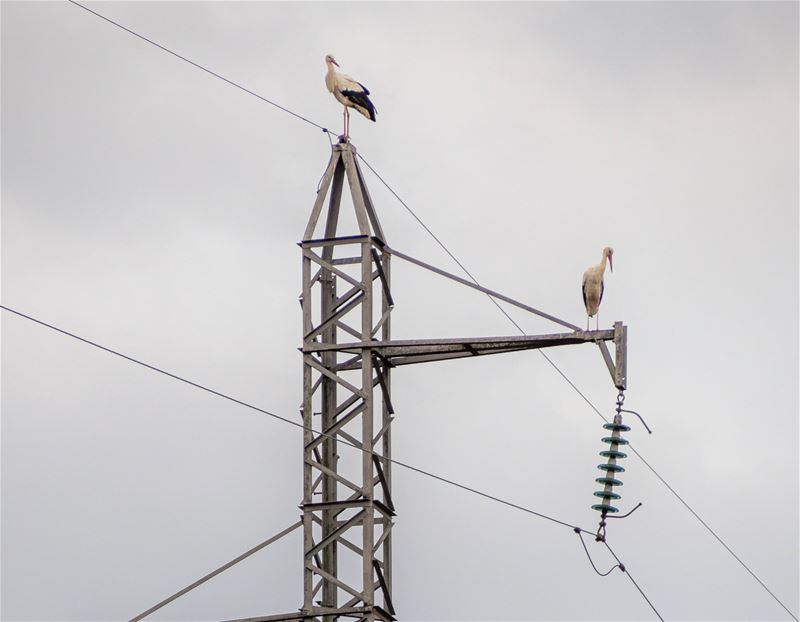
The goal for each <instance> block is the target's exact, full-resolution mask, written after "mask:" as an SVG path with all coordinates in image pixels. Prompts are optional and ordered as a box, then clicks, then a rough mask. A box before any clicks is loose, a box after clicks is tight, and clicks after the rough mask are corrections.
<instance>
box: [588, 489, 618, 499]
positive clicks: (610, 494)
mask: <svg viewBox="0 0 800 622" xmlns="http://www.w3.org/2000/svg"><path fill="white" fill-rule="evenodd" d="M594 496H595V497H601V498H603V499H622V495H618V494H617V493H615V492H606V491H605V490H598V491H597V492H596V493H594Z"/></svg>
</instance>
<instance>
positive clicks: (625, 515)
mask: <svg viewBox="0 0 800 622" xmlns="http://www.w3.org/2000/svg"><path fill="white" fill-rule="evenodd" d="M641 505H642V502H641V501H640V502H639V505H637V506H636V507H635V508H633V509H632V510H631V511H630V512H628V513H627V514H622V515H621V516H607V517H606V518H627V517H628V516H630V515H631V514H633V513H634V512H635V511H636V510H638V509H639V506H641Z"/></svg>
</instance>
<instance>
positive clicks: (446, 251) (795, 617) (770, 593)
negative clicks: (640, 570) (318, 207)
mask: <svg viewBox="0 0 800 622" xmlns="http://www.w3.org/2000/svg"><path fill="white" fill-rule="evenodd" d="M358 157H359V158H360V159H361V161H362V162H363V163H364V164H365V165H366V166H367V168H369V170H370V171H372V173H373V174H374V175H375V177H377V178H378V180H379V181H380V182H381V183H382V184H383V185H384V186H385V187H386V189H387V190H389V192H391V193H392V195H394V197H395V198H396V199H397V200H398V201H399V202H400V204H401V205H402V206H403V207H404V208H405V209H406V210H407V211H408V213H409V214H411V216H413V218H414V219H415V220H416V221H417V222H418V223H419V224H420V225H421V226H422V228H423V229H425V231H427V232H428V233H429V234H430V236H431V237H432V238H433V239H434V240H435V241H436V243H437V244H438V245H439V246H441V247H442V249H443V250H444V251H445V253H447V255H448V256H449V257H450V258H451V259H452V260H453V261H455V262H456V264H458V266H459V267H460V268H461V269H462V270H463V271H464V273H465V274H466V275H467V276H468V277H469V278H470V279H471V280H472V282H473V283H475V285H478V286H480V283H478V281H477V280H476V279H475V277H474V276H472V273H470V271H469V270H467V268H466V267H465V266H464V264H462V263H461V261H459V260H458V259H457V258H456V256H455V255H454V254H453V253H452V252H451V251H450V249H449V248H447V246H446V245H445V244H444V242H442V241H441V240H440V239H439V237H438V236H437V235H436V234H434V233H433V231H431V229H430V228H429V227H428V226H427V225H426V224H425V223H424V222H423V221H422V219H421V218H420V217H419V216H418V215H417V214H416V213H415V212H414V210H412V209H411V208H410V207H409V206H408V204H407V203H406V202H405V201H403V199H402V198H400V196H399V195H398V194H397V192H395V190H394V188H392V187H391V186H390V185H389V184H388V183H387V182H386V180H384V179H383V177H381V176H380V174H378V172H377V171H376V170H375V169H374V168H373V167H372V166H371V165H370V163H369V162H367V160H366V159H365V158H364V156H363V155H361V154H360V153H359V154H358ZM486 295H487V296H488V297H489V300H491V301H492V302H493V303H494V305H495V306H496V307H497V308H498V309H500V311H501V312H502V313H503V315H505V316H506V317H507V318H508V319H509V321H510V322H511V323H512V324H513V325H514V326H515V327H516V328H517V330H519V331H520V333H522V334H523V335H524V334H526V333H525V331H524V330H523V329H522V327H521V326H520V325H519V324H518V323H517V322H515V321H514V319H513V318H512V317H511V316H510V315H509V314H508V312H507V311H506V310H505V309H504V308H503V307H502V306H500V303H499V302H498V301H497V300H495V299H494V298H493V297H492V296H491V294H486ZM537 352H539V354H541V355H542V356H543V357H544V358H545V360H547V362H548V363H550V365H551V366H552V367H553V368H554V369H555V370H556V371H557V372H558V373H559V374H560V375H561V377H562V378H563V379H564V380H565V381H566V382H567V383H568V384H569V385H570V386H571V387H572V388H573V389H574V390H575V392H576V393H577V394H578V395H580V397H581V398H582V399H583V401H585V402H586V403H587V404H588V405H589V406H590V407H591V408H592V410H594V412H596V413H597V414H598V416H599V417H600V418H601V419H602V420H603V421H605V422H606V423H608V419H607V418H606V417H605V416H604V415H603V413H601V412H600V410H599V409H598V408H597V406H595V405H594V404H593V403H592V401H591V400H590V399H589V398H588V397H586V395H585V394H584V393H583V392H582V391H581V390H580V389H579V388H578V387H577V386H576V385H575V383H574V382H572V380H570V379H569V378H568V377H567V375H566V374H565V373H564V372H563V371H561V369H560V368H559V367H558V365H556V364H555V363H554V362H553V360H552V359H551V358H550V357H549V356H547V355H546V354H545V353H544V352H542V351H541V350H537ZM628 448H629V449H630V450H631V451H632V452H633V453H635V454H636V455H637V456H638V457H639V459H640V460H641V461H642V462H643V463H644V464H645V466H646V467H647V468H648V469H650V471H652V473H653V474H654V475H655V476H656V477H657V478H658V479H659V481H661V482H662V483H663V484H664V485H665V486H666V487H667V489H668V490H669V491H670V492H671V493H672V494H673V495H675V497H676V498H677V499H678V500H679V501H680V502H681V503H682V504H683V505H684V506H685V507H686V509H687V510H689V512H691V513H692V515H693V516H694V517H695V518H696V519H697V520H698V521H700V523H701V524H702V525H703V526H704V527H705V528H706V529H707V530H708V531H709V533H711V535H713V536H714V538H716V539H717V541H719V543H720V544H721V545H722V546H723V547H725V549H726V550H727V551H728V552H729V553H730V554H731V555H732V556H733V558H734V559H735V560H736V561H737V562H739V564H741V565H742V567H743V568H744V569H745V570H746V571H747V572H748V573H750V575H751V576H752V577H753V578H754V579H755V580H756V581H758V583H759V584H760V585H761V587H763V588H764V589H765V590H766V591H767V592H768V593H769V595H770V596H772V598H773V599H775V601H776V602H777V603H778V604H779V605H780V606H781V607H783V609H784V610H786V612H787V613H788V614H789V615H790V616H791V617H792V618H794V619H795V620H797V616H795V615H794V614H793V613H792V612H791V611H790V610H789V608H788V607H786V605H784V604H783V602H782V601H781V600H780V599H779V598H778V597H777V596H776V595H775V594H774V593H773V592H772V590H770V589H769V588H768V587H767V586H766V585H765V584H764V582H763V581H762V580H761V579H760V578H759V577H758V576H757V575H756V573H755V572H753V571H752V570H751V569H750V568H749V567H748V566H747V564H745V563H744V561H742V559H741V558H740V557H739V556H738V555H736V553H734V552H733V550H732V549H731V548H730V547H729V546H728V545H727V544H726V543H725V542H724V541H723V540H722V538H721V537H720V536H719V535H717V533H716V532H715V531H714V530H713V529H712V528H711V527H710V526H709V525H708V523H706V522H705V521H704V520H703V519H702V518H700V515H699V514H698V513H697V512H695V510H694V509H692V507H691V506H690V505H689V504H688V503H687V502H686V501H685V500H684V499H683V497H681V496H680V495H679V494H678V493H677V491H676V490H675V489H674V488H673V487H672V486H670V485H669V484H668V483H667V481H666V480H665V479H664V478H663V477H662V476H661V475H660V474H659V473H658V471H656V470H655V468H654V467H653V466H651V465H650V463H649V462H647V460H645V459H644V458H643V457H642V455H641V454H640V453H639V452H638V451H637V450H636V449H635V448H634V447H633V445H630V444H629V445H628ZM631 580H633V578H631ZM634 584H635V582H634ZM637 588H638V585H637ZM651 606H652V605H651Z"/></svg>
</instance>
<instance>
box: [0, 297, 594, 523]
mask: <svg viewBox="0 0 800 622" xmlns="http://www.w3.org/2000/svg"><path fill="white" fill-rule="evenodd" d="M0 308H1V309H4V310H5V311H9V312H11V313H14V314H16V315H18V316H20V317H23V318H25V319H26V320H30V321H31V322H35V323H36V324H40V325H42V326H45V327H46V328H49V329H51V330H54V331H56V332H59V333H61V334H63V335H67V336H68V337H72V338H73V339H77V340H78V341H82V342H83V343H86V344H88V345H90V346H94V347H95V348H99V349H100V350H103V351H105V352H108V353H109V354H114V355H115V356H118V357H120V358H123V359H125V360H127V361H130V362H131V363H135V364H137V365H141V366H142V367H146V368H148V369H150V370H152V371H155V372H158V373H159V374H163V375H165V376H168V377H170V378H173V379H175V380H179V381H180V382H183V383H185V384H188V385H190V386H193V387H195V388H197V389H201V390H203V391H207V392H208V393H211V394H213V395H216V396H217V397H221V398H223V399H226V400H229V401H231V402H234V403H235V404H239V405H240V406H244V407H245V408H249V409H251V410H255V411H257V412H260V413H262V414H265V415H269V416H270V417H273V418H275V419H278V420H279V421H283V422H284V423H288V424H290V425H292V426H294V427H296V428H300V429H302V430H305V431H308V432H313V433H314V434H317V435H319V436H322V437H325V438H329V439H332V440H335V441H337V442H339V443H342V444H343V445H347V446H348V447H352V448H354V449H358V450H359V451H362V452H364V453H366V454H369V455H372V456H376V457H378V458H380V459H382V460H386V461H387V462H391V463H392V464H396V465H397V466H400V467H403V468H405V469H408V470H409V471H415V472H416V473H419V474H420V475H425V476H426V477H430V478H432V479H435V480H438V481H440V482H443V483H445V484H449V485H451V486H455V487H457V488H461V489H462V490H466V491H467V492H471V493H473V494H475V495H478V496H481V497H484V498H486V499H490V500H492V501H496V502H497V503H501V504H503V505H507V506H509V507H512V508H515V509H517V510H521V511H522V512H526V513H528V514H533V515H534V516H538V517H540V518H544V519H547V520H549V521H551V522H554V523H558V524H559V525H563V526H564V527H569V528H570V529H575V528H576V527H575V526H574V525H571V524H569V523H566V522H564V521H562V520H558V519H557V518H553V517H552V516H548V515H546V514H542V513H541V512H536V511H535V510H531V509H529V508H526V507H524V506H522V505H518V504H516V503H513V502H511V501H506V500H505V499H501V498H500V497H495V496H494V495H490V494H489V493H486V492H483V491H480V490H478V489H476V488H471V487H470V486H466V485H465V484H460V483H458V482H456V481H453V480H450V479H447V478H446V477H442V476H441V475H436V474H435V473H431V472H430V471H425V470H424V469H420V468H418V467H415V466H413V465H410V464H408V463H405V462H401V461H400V460H396V459H394V458H387V457H385V456H382V455H380V454H378V453H376V452H374V451H370V450H369V449H364V448H363V447H359V446H358V445H355V444H353V443H350V442H348V441H346V440H344V439H341V438H338V437H334V436H332V435H330V434H327V433H325V432H320V431H317V430H315V429H314V428H310V427H307V426H305V425H303V424H302V423H297V422H296V421H292V420H291V419H288V418H286V417H282V416H281V415H276V414H275V413H272V412H270V411H268V410H264V409H263V408H259V407H258V406H254V405H253V404H248V403H247V402H243V401H242V400H239V399H236V398H235V397H231V396H230V395H226V394H225V393H222V392H220V391H216V390H214V389H211V388H209V387H206V386H204V385H202V384H198V383H197V382H193V381H191V380H188V379H186V378H183V377H181V376H178V375H176V374H173V373H171V372H168V371H166V370H164V369H161V368H159V367H156V366H155V365H150V364H149V363H145V362H143V361H140V360H138V359H135V358H133V357H131V356H128V355H127V354H123V353H121V352H118V351H116V350H112V349H111V348H107V347H106V346H103V345H100V344H99V343H96V342H94V341H91V340H89V339H85V338H84V337H80V336H78V335H76V334H74V333H71V332H69V331H66V330H64V329H62V328H58V327H57V326H53V325H52V324H48V323H47V322H43V321H42V320H38V319H36V318H34V317H32V316H30V315H26V314H25V313H22V312H20V311H17V310H15V309H12V308H11V307H7V306H5V305H0ZM581 531H582V532H583V533H585V534H588V535H594V534H593V533H592V532H591V531H588V530H586V529H581Z"/></svg>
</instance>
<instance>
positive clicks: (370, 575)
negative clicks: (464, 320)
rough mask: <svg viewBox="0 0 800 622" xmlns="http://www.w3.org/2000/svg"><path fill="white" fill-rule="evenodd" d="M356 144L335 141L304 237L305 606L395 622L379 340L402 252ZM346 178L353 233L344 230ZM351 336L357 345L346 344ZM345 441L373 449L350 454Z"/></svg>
mask: <svg viewBox="0 0 800 622" xmlns="http://www.w3.org/2000/svg"><path fill="white" fill-rule="evenodd" d="M355 153H356V150H355V147H353V146H352V145H351V144H349V143H339V144H337V145H335V146H334V147H333V151H332V154H331V158H330V161H329V163H328V168H327V170H326V172H325V175H324V176H323V179H322V182H321V184H320V187H319V190H318V193H317V199H316V201H315V203H314V208H313V210H312V213H311V217H310V219H309V221H308V225H307V227H306V230H305V234H304V235H303V241H302V242H301V243H300V246H301V247H302V250H303V292H302V296H301V302H302V308H303V408H302V415H303V423H304V426H305V431H304V438H303V505H302V510H303V550H304V559H303V563H304V582H303V585H304V589H303V593H304V599H303V614H304V615H309V614H313V615H314V616H315V617H316V616H319V617H321V618H323V619H325V620H333V619H334V618H335V617H337V616H348V617H350V616H352V617H356V618H358V619H363V620H392V619H394V618H393V614H394V607H393V604H392V598H391V586H392V572H391V568H392V563H391V562H392V533H391V530H392V526H393V517H394V515H395V513H394V506H393V504H392V496H391V463H390V462H389V461H388V460H386V458H390V457H391V423H392V405H391V400H390V397H389V388H390V378H389V375H390V371H389V366H388V365H387V364H386V361H385V360H384V361H382V360H381V357H380V356H379V355H378V354H376V353H375V352H374V350H373V348H372V347H371V345H372V344H373V343H374V342H375V341H388V340H389V339H390V316H391V310H392V306H393V303H392V299H391V293H390V291H391V290H390V273H391V271H390V258H389V255H388V253H384V252H383V247H384V244H385V241H386V240H385V238H384V235H383V231H382V229H381V225H380V222H379V221H378V217H377V214H376V212H375V209H374V207H373V205H372V201H371V199H370V196H369V192H368V190H367V187H366V184H365V183H364V178H363V175H362V173H361V169H360V167H359V165H358V161H357V159H356V157H355ZM345 178H346V180H347V185H348V186H349V190H350V195H351V198H352V205H353V209H354V211H355V222H356V225H357V231H353V232H343V231H340V229H341V228H342V227H341V226H340V220H341V219H340V216H341V215H342V209H341V206H342V189H343V187H344V184H345ZM328 196H329V198H328V204H327V210H323V207H324V204H325V199H326V197H328ZM323 211H324V214H323ZM323 216H324V217H323ZM321 220H324V223H325V224H324V231H322V232H321V235H317V234H316V230H317V225H318V223H319V222H320V221H321ZM343 233H344V235H343ZM343 335H346V337H347V339H348V340H349V341H353V340H355V341H356V344H357V345H356V346H355V347H351V348H348V349H347V350H346V351H344V350H342V349H341V348H340V347H339V343H338V338H339V337H340V336H343ZM368 344H369V345H368ZM312 430H313V431H312ZM341 443H347V444H349V445H352V446H355V447H356V448H358V449H360V450H361V451H360V452H359V451H352V450H347V451H346V455H340V452H339V445H340V444H341Z"/></svg>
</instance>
